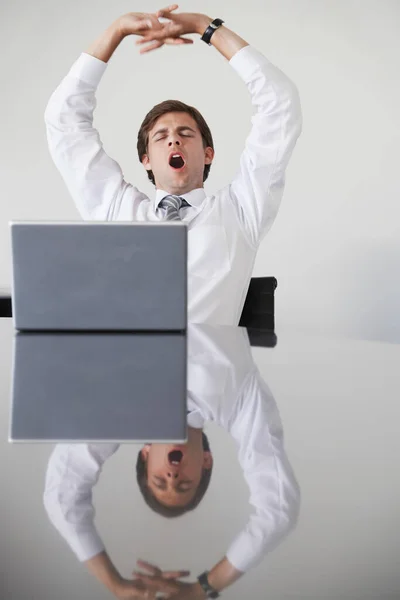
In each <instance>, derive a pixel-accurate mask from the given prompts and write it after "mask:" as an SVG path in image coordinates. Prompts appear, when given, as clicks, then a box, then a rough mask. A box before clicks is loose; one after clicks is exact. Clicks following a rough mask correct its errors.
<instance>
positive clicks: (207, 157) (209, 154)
mask: <svg viewBox="0 0 400 600" xmlns="http://www.w3.org/2000/svg"><path fill="white" fill-rule="evenodd" d="M204 152H205V154H204V164H205V165H210V164H211V163H212V161H213V159H214V156H215V152H214V150H213V149H212V148H211V146H207V148H206V149H205V151H204Z"/></svg>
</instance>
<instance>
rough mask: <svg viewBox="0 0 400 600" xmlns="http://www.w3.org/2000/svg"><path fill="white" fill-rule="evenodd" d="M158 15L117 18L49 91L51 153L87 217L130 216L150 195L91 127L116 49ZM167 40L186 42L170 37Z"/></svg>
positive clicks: (47, 114)
mask: <svg viewBox="0 0 400 600" xmlns="http://www.w3.org/2000/svg"><path fill="white" fill-rule="evenodd" d="M144 18H146V20H147V22H149V21H150V22H151V23H152V27H153V28H155V29H162V27H163V25H162V24H161V23H160V22H159V21H158V19H157V18H156V17H155V16H154V15H150V14H147V13H127V14H126V15H123V16H122V17H119V18H118V19H117V20H116V21H114V22H113V23H112V24H111V25H110V27H108V28H107V29H106V30H105V31H104V32H103V33H102V34H101V35H100V36H99V37H98V38H97V39H96V40H95V41H94V42H93V43H92V44H91V45H90V46H89V48H88V49H87V51H86V52H83V53H82V54H81V55H80V56H79V57H78V59H77V60H76V61H75V63H74V64H73V65H72V67H71V69H70V71H69V72H68V74H67V75H66V76H65V77H64V79H63V80H62V81H61V83H60V84H59V85H58V87H57V88H56V90H55V91H54V92H53V94H52V95H51V97H50V99H49V101H48V104H47V107H46V110H45V114H44V119H45V124H46V134H47V141H48V147H49V150H50V155H51V157H52V159H53V161H54V163H55V165H56V167H57V169H58V170H59V172H60V174H61V176H62V178H63V180H64V182H65V184H66V186H67V188H68V190H69V192H70V194H71V196H72V198H73V200H74V202H75V205H76V207H77V209H78V211H79V213H80V214H81V216H82V218H84V219H93V220H115V219H118V220H131V218H132V214H134V209H135V203H137V204H139V203H140V202H141V201H142V200H143V198H145V197H146V196H145V195H144V194H141V193H140V192H139V190H137V188H135V187H133V186H132V185H130V184H128V183H127V182H126V181H125V180H124V176H123V173H122V170H121V167H120V166H119V164H118V163H117V162H116V161H115V160H113V159H112V158H111V157H110V156H108V154H107V153H106V152H105V150H104V148H103V144H102V141H101V139H100V135H99V133H98V131H97V130H96V129H95V128H94V126H93V113H94V110H95V108H96V104H97V100H96V95H95V94H96V90H97V88H98V85H99V83H100V81H101V79H102V77H103V75H104V72H105V70H106V68H107V62H108V61H109V59H110V58H111V56H112V54H113V53H114V51H115V50H116V48H117V47H118V46H119V44H120V43H121V42H122V40H123V39H124V38H125V37H127V36H129V35H141V32H144V31H147V30H148V28H149V25H148V24H147V22H143V19H144ZM164 43H174V44H176V43H187V42H185V41H184V40H179V39H166V40H165V42H164Z"/></svg>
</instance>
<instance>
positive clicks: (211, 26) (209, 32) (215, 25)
mask: <svg viewBox="0 0 400 600" xmlns="http://www.w3.org/2000/svg"><path fill="white" fill-rule="evenodd" d="M222 23H225V21H223V20H222V19H214V21H212V22H211V23H210V24H209V26H208V27H207V29H206V30H205V32H204V33H203V35H202V36H201V39H202V40H203V42H205V43H206V44H208V45H209V46H211V43H210V39H211V36H212V34H213V33H214V31H215V30H216V29H218V27H221V25H222Z"/></svg>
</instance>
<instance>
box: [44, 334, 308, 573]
mask: <svg viewBox="0 0 400 600" xmlns="http://www.w3.org/2000/svg"><path fill="white" fill-rule="evenodd" d="M187 406H188V425H190V426H191V427H195V428H201V429H203V427H204V423H205V422H206V421H214V422H215V423H216V424H217V425H219V426H220V427H222V428H224V429H225V430H226V431H227V432H229V434H230V435H231V436H232V437H233V438H234V440H235V442H236V445H237V447H238V460H239V463H240V465H241V467H242V469H243V474H244V478H245V480H246V482H247V484H248V487H249V490H250V498H249V502H250V504H251V506H252V507H253V509H254V511H253V512H252V514H251V515H250V517H249V520H248V523H247V525H246V526H245V528H244V529H243V530H242V531H240V533H239V534H238V535H236V536H235V538H234V539H233V541H232V543H231V544H230V546H229V549H228V551H227V553H226V556H227V558H228V560H229V562H230V563H231V564H232V565H233V566H234V567H236V568H237V569H239V570H240V571H243V572H245V571H247V570H248V569H250V568H251V567H253V566H255V565H256V564H258V563H259V562H260V561H261V560H262V558H263V556H264V555H265V554H266V553H267V552H269V551H271V550H273V549H274V547H276V545H277V544H278V543H279V542H280V540H281V539H282V538H283V537H284V536H285V535H286V534H287V533H288V531H289V530H290V529H291V528H292V527H293V526H294V525H295V523H296V521H297V516H298V512H299V502H300V492H299V487H298V484H297V482H296V479H295V476H294V473H293V471H292V468H291V466H290V464H289V461H288V459H287V456H286V454H285V450H284V445H283V431H282V423H281V419H280V416H279V412H278V408H277V406H276V403H275V400H274V397H273V395H272V392H271V390H270V389H269V388H268V386H267V384H266V383H265V381H264V380H263V379H262V377H261V375H260V373H259V371H258V369H257V367H256V365H255V364H254V360H253V357H252V354H251V348H250V344H249V340H248V336H247V332H246V330H245V329H244V328H239V327H215V326H213V325H209V324H202V325H196V324H190V325H189V327H188V398H187ZM118 448H119V445H118V444H75V445H74V444H59V445H57V446H56V448H55V449H54V451H53V453H52V455H51V457H50V460H49V464H48V468H47V474H46V483H45V492H44V504H45V508H46V511H47V513H48V516H49V518H50V520H51V522H52V523H53V525H54V526H55V527H56V529H57V530H58V531H59V532H60V534H61V535H62V536H63V537H64V539H65V540H66V542H67V543H68V544H69V546H70V548H71V549H72V550H73V552H75V554H76V556H77V557H78V559H79V560H81V561H85V560H88V559H90V558H92V557H93V556H96V555H97V554H98V553H99V552H101V551H102V550H104V549H105V546H104V544H103V541H102V539H101V538H100V536H99V533H98V531H97V529H96V526H95V523H94V507H93V504H92V488H93V486H94V485H95V483H96V482H97V480H98V478H99V475H100V473H101V469H102V465H103V463H104V462H105V460H107V458H109V457H110V456H111V455H112V454H114V453H115V452H116V451H117V449H118ZM211 450H212V448H211Z"/></svg>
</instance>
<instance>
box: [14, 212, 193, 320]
mask: <svg viewBox="0 0 400 600" xmlns="http://www.w3.org/2000/svg"><path fill="white" fill-rule="evenodd" d="M10 227H11V244H12V263H13V269H12V304H13V321H14V326H15V328H16V329H20V330H114V331H127V330H171V331H174V330H176V331H181V330H185V329H186V326H187V225H186V224H185V223H183V222H181V221H179V222H169V223H162V222H160V223H151V222H143V223H142V222H140V223H137V222H135V223H116V222H107V223H103V222H68V223H65V222H63V223H55V222H44V223H38V222H17V221H13V222H11V223H10Z"/></svg>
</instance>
